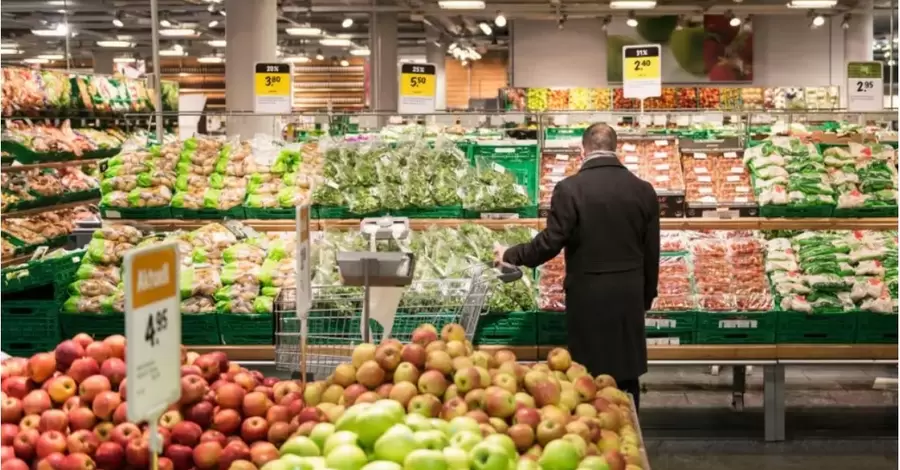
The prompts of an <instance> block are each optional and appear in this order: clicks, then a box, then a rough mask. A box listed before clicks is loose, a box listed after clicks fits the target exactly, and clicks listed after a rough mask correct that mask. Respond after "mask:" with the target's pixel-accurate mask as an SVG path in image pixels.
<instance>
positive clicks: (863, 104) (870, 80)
mask: <svg viewBox="0 0 900 470" xmlns="http://www.w3.org/2000/svg"><path fill="white" fill-rule="evenodd" d="M847 109H849V110H850V111H860V112H867V111H868V112H877V111H883V110H884V69H883V68H882V65H881V62H847Z"/></svg>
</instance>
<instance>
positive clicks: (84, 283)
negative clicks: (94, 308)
mask: <svg viewBox="0 0 900 470" xmlns="http://www.w3.org/2000/svg"><path fill="white" fill-rule="evenodd" d="M116 290H117V289H116V285H115V284H112V283H110V282H109V281H105V280H102V279H85V280H79V281H75V282H73V283H72V284H70V285H69V292H70V293H71V294H72V295H81V296H83V297H97V296H101V295H112V294H114V293H115V292H116Z"/></svg>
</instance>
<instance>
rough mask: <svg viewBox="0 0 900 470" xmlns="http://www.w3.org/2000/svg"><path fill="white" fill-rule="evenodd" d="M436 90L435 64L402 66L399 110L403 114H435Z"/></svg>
mask: <svg viewBox="0 0 900 470" xmlns="http://www.w3.org/2000/svg"><path fill="white" fill-rule="evenodd" d="M436 89H437V67H435V66H434V64H401V65H400V101H399V103H398V110H399V111H400V113H401V114H428V113H433V112H434V95H435V90H436Z"/></svg>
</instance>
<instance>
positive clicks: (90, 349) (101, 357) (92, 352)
mask: <svg viewBox="0 0 900 470" xmlns="http://www.w3.org/2000/svg"><path fill="white" fill-rule="evenodd" d="M84 352H85V354H87V356H88V357H90V358H92V359H94V360H95V361H97V364H103V361H105V360H107V359H109V358H110V357H112V349H111V348H110V347H109V345H107V344H103V343H101V342H95V343H91V344H89V345H87V347H86V348H84Z"/></svg>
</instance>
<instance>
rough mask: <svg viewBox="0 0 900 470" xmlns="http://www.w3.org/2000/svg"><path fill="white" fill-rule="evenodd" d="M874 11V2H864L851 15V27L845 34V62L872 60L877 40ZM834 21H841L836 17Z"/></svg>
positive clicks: (866, 0) (864, 0) (867, 0)
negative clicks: (873, 46) (874, 44)
mask: <svg viewBox="0 0 900 470" xmlns="http://www.w3.org/2000/svg"><path fill="white" fill-rule="evenodd" d="M872 10H873V2H872V0H862V1H860V2H859V3H858V4H857V8H856V9H855V10H854V11H853V12H852V13H851V16H850V27H849V28H848V29H846V30H845V32H844V57H845V59H846V60H845V62H846V61H862V62H864V61H870V60H872V43H873V42H874V40H875V38H874V36H875V33H874V29H875V20H874V18H873V15H872ZM834 21H839V20H838V19H837V17H835V19H834Z"/></svg>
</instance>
